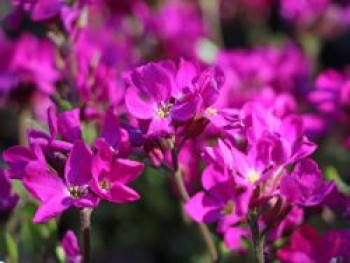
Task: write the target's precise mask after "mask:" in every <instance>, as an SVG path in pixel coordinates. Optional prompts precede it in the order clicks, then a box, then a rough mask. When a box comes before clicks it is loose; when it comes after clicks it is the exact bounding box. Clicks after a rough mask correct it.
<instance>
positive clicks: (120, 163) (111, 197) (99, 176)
mask: <svg viewBox="0 0 350 263" xmlns="http://www.w3.org/2000/svg"><path fill="white" fill-rule="evenodd" d="M100 146H101V145H100ZM143 167H144V166H143V164H142V163H140V162H137V161H132V160H128V159H123V158H118V157H117V156H116V155H115V151H113V150H112V149H111V148H110V147H109V146H108V145H105V147H100V148H99V150H98V152H97V154H95V155H94V157H93V159H92V167H91V171H92V180H91V181H90V187H91V189H92V191H94V193H96V194H97V195H98V196H99V197H100V198H103V199H106V200H108V201H110V202H114V203H122V204H123V203H129V202H133V201H136V200H138V199H139V198H140V196H139V194H138V193H137V192H136V191H134V190H133V189H131V188H130V187H128V184H129V183H131V182H132V181H134V180H135V179H136V178H137V177H138V176H140V174H141V172H142V170H143Z"/></svg>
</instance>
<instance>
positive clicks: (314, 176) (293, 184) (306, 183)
mask: <svg viewBox="0 0 350 263" xmlns="http://www.w3.org/2000/svg"><path fill="white" fill-rule="evenodd" d="M334 187H335V184H334V182H333V181H329V182H325V181H324V180H323V177H322V172H321V170H320V169H319V168H318V166H317V164H316V163H315V162H314V161H312V160H311V159H305V160H302V161H301V162H300V163H298V164H297V165H296V166H295V168H294V170H293V171H292V172H291V173H290V174H288V173H287V174H285V175H284V176H283V177H282V179H281V195H282V196H285V197H286V198H287V200H288V201H289V202H291V203H294V204H298V205H302V206H316V205H318V204H320V203H322V201H323V200H324V199H325V197H326V196H327V195H328V194H329V193H330V192H331V191H332V190H333V188H334Z"/></svg>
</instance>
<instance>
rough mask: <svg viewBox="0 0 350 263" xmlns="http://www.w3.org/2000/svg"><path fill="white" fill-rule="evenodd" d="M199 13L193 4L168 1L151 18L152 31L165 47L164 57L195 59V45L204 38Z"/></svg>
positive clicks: (202, 24) (203, 26) (203, 28)
mask: <svg viewBox="0 0 350 263" xmlns="http://www.w3.org/2000/svg"><path fill="white" fill-rule="evenodd" d="M199 11H200V10H198V8H197V6H196V5H195V4H194V3H191V2H179V1H169V2H166V3H164V4H163V5H162V6H161V8H160V10H159V11H158V12H157V13H155V14H154V15H153V16H152V17H151V22H152V24H153V27H154V31H155V33H156V34H157V36H158V39H159V41H160V42H161V45H163V46H164V47H166V49H165V51H166V57H171V58H178V57H181V56H185V57H189V58H193V59H194V58H197V54H196V44H197V43H198V42H199V41H200V39H201V38H202V37H205V24H204V23H203V21H202V19H201V17H200V12H199Z"/></svg>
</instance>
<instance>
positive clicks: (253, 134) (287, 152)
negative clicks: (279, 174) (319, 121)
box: [242, 103, 316, 166]
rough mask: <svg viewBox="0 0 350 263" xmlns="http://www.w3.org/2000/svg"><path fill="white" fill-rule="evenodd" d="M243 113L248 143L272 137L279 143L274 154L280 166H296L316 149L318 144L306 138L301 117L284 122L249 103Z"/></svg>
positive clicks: (269, 112) (287, 119) (289, 118)
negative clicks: (295, 164) (296, 163)
mask: <svg viewBox="0 0 350 263" xmlns="http://www.w3.org/2000/svg"><path fill="white" fill-rule="evenodd" d="M242 114H243V115H244V117H242V118H243V119H244V121H243V122H244V129H243V130H244V132H245V134H246V137H247V139H248V143H249V144H251V145H254V144H256V142H257V141H259V140H262V139H263V138H271V139H269V140H270V141H271V142H272V141H274V143H275V146H274V147H273V148H274V149H273V151H272V152H271V155H272V156H273V158H274V160H275V162H276V163H277V164H279V165H283V166H285V165H289V164H292V163H295V162H296V161H299V160H301V159H303V158H306V157H308V156H310V155H311V154H312V153H313V152H314V151H315V150H316V145H315V144H314V143H312V142H311V141H309V139H308V138H307V137H306V136H305V131H304V124H303V120H302V118H300V117H298V116H294V115H290V116H287V117H284V118H283V119H280V118H277V117H276V116H274V115H273V114H272V113H271V111H269V110H266V109H264V108H263V107H261V105H259V104H257V103H247V104H246V105H245V106H244V107H243V110H242ZM263 140H264V139H263Z"/></svg>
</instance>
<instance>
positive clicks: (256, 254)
mask: <svg viewBox="0 0 350 263" xmlns="http://www.w3.org/2000/svg"><path fill="white" fill-rule="evenodd" d="M248 223H249V227H250V231H251V234H252V257H253V262H254V263H264V262H265V257H264V247H265V235H264V234H263V232H261V231H260V230H259V223H258V215H257V213H256V212H252V213H251V215H250V216H249V217H248Z"/></svg>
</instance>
